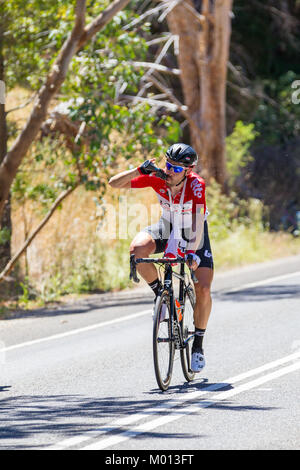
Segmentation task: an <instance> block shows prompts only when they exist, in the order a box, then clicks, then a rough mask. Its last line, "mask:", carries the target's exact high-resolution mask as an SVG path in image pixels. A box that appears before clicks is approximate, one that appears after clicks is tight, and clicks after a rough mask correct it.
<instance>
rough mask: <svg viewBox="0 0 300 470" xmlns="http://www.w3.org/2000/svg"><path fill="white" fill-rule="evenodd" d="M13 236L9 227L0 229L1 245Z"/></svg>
mask: <svg viewBox="0 0 300 470" xmlns="http://www.w3.org/2000/svg"><path fill="white" fill-rule="evenodd" d="M10 238H11V231H10V230H9V229H8V228H7V227H3V229H2V230H0V245H5V244H6V243H7V242H9V240H10Z"/></svg>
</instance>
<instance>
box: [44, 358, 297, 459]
mask: <svg viewBox="0 0 300 470" xmlns="http://www.w3.org/2000/svg"><path fill="white" fill-rule="evenodd" d="M299 358H300V351H298V352H295V353H293V354H290V355H288V356H285V357H283V358H280V359H277V360H275V361H272V362H269V363H267V364H264V365H262V366H260V367H257V368H255V369H252V370H249V371H247V372H244V373H242V374H239V375H236V376H235V377H230V378H229V379H226V380H224V381H223V382H221V383H217V384H212V385H208V386H207V387H204V388H203V389H202V390H200V391H195V392H187V393H186V394H184V395H179V396H178V397H176V399H175V400H174V399H170V398H169V397H168V398H167V400H165V401H164V403H161V404H159V405H157V406H154V407H150V408H147V409H145V410H144V411H143V412H142V413H137V414H134V415H130V416H125V417H123V418H120V419H117V420H115V421H112V423H110V424H108V425H105V426H102V427H99V428H98V429H93V430H91V431H87V432H86V433H84V434H81V435H79V436H74V437H71V438H68V439H65V440H63V441H61V442H59V443H57V444H54V445H53V446H50V447H48V449H49V450H60V449H61V450H62V449H66V448H69V447H75V446H78V445H80V444H82V443H83V442H84V441H87V440H90V439H92V438H93V437H98V438H99V437H100V436H101V435H103V434H106V433H107V432H109V431H113V430H117V429H118V428H120V427H124V426H129V425H131V424H134V423H136V422H138V421H141V420H142V419H145V418H147V417H149V416H151V417H152V416H153V414H160V413H163V412H168V411H170V410H172V408H175V407H177V406H179V405H181V404H184V403H185V402H189V401H192V400H195V399H199V398H201V397H202V396H204V395H205V394H206V393H208V392H212V391H217V390H219V389H222V388H224V387H225V386H226V385H227V384H234V383H237V382H240V381H242V380H244V379H247V378H249V377H252V376H254V375H258V374H260V373H262V372H265V371H267V370H269V369H273V368H275V367H279V366H282V365H284V364H286V363H287V362H291V361H295V360H297V359H299ZM280 370H283V369H280ZM280 370H279V371H280ZM279 371H276V372H275V373H278V372H279ZM267 377H268V376H267ZM258 380H264V377H262V379H258ZM250 383H251V382H250ZM262 383H263V382H262ZM234 390H237V389H234ZM219 393H225V392H219ZM184 414H185V411H184Z"/></svg>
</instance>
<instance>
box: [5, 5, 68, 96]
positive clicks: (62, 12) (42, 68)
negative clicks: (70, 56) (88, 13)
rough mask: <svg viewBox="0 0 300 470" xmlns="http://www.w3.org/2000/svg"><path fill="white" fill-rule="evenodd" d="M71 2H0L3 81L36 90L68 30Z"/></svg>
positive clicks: (8, 84) (10, 84) (9, 84)
mask: <svg viewBox="0 0 300 470" xmlns="http://www.w3.org/2000/svg"><path fill="white" fill-rule="evenodd" d="M74 5H75V1H72V2H70V1H68V0H61V1H60V2H59V3H58V2H57V1H56V0H48V1H47V2H40V1H39V0H31V1H26V0H5V1H2V0H1V3H0V8H1V15H0V23H1V25H2V28H3V30H4V51H3V52H4V57H5V82H6V88H7V90H9V89H11V88H13V87H14V86H15V85H21V84H22V85H25V86H29V87H32V88H35V89H36V88H37V87H39V86H40V85H41V80H42V79H43V76H44V74H45V73H46V71H47V70H48V69H49V64H50V63H51V61H52V60H53V58H54V57H55V55H56V53H57V51H58V50H59V48H60V47H61V45H62V42H63V40H64V39H65V37H66V35H67V33H68V32H69V31H70V28H71V26H72V21H73V19H74Z"/></svg>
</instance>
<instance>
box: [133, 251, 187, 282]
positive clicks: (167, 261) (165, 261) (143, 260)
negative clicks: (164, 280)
mask: <svg viewBox="0 0 300 470" xmlns="http://www.w3.org/2000/svg"><path fill="white" fill-rule="evenodd" d="M185 261H186V260H185V259H184V258H137V259H135V258H134V254H132V255H130V275H129V279H130V280H133V281H134V282H140V280H139V278H138V277H137V273H136V265H137V264H139V263H160V264H173V263H179V264H183V263H185Z"/></svg>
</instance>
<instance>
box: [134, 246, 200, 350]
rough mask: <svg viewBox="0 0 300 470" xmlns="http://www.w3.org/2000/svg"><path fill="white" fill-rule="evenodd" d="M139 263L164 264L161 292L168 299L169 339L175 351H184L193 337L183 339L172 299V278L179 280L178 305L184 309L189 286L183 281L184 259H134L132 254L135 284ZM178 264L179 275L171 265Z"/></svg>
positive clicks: (137, 280)
mask: <svg viewBox="0 0 300 470" xmlns="http://www.w3.org/2000/svg"><path fill="white" fill-rule="evenodd" d="M139 263H155V264H164V265H166V267H165V274H164V283H163V291H167V292H168V294H169V298H170V307H171V309H170V315H171V338H172V340H174V341H175V347H176V349H184V348H185V347H186V344H187V342H188V341H190V340H191V339H192V338H193V336H194V335H192V336H190V337H189V338H187V339H186V340H184V339H183V335H182V330H181V328H179V318H178V315H177V310H176V308H175V299H174V289H173V276H175V277H176V278H177V279H179V298H178V300H179V303H180V305H181V308H184V296H185V294H186V291H187V289H188V287H189V285H190V282H189V283H188V285H186V281H185V272H184V265H185V259H184V258H137V259H135V257H134V254H132V255H131V256H130V279H132V280H134V281H135V282H139V281H140V280H139V279H138V277H137V274H136V265H137V264H139ZM173 263H176V264H177V263H178V264H180V273H179V274H178V273H176V272H174V271H173V267H172V264H173Z"/></svg>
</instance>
